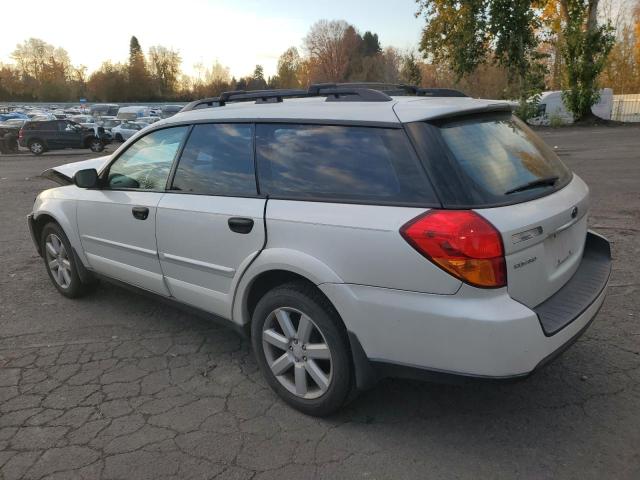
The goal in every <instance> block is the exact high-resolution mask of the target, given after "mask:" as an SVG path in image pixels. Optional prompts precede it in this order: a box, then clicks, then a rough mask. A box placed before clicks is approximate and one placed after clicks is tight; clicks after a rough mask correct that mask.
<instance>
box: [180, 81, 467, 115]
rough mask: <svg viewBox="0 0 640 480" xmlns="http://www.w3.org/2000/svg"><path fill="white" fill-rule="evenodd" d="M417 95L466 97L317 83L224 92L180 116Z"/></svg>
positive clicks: (396, 86) (391, 86)
mask: <svg viewBox="0 0 640 480" xmlns="http://www.w3.org/2000/svg"><path fill="white" fill-rule="evenodd" d="M407 94H408V95H417V96H420V97H466V96H467V95H465V94H464V93H462V92H460V91H458V90H453V89H451V88H421V87H417V86H415V85H406V84H404V83H378V82H354V83H314V84H313V85H310V86H309V88H308V89H307V90H301V89H286V88H282V89H273V90H247V91H245V90H235V91H230V92H223V93H221V94H220V96H219V97H211V98H204V99H202V100H196V101H194V102H191V103H189V104H188V105H186V106H185V107H184V108H183V109H182V110H180V111H181V112H188V111H190V110H196V109H199V108H210V107H222V106H224V105H226V104H227V103H230V102H249V101H252V100H255V102H256V103H279V102H282V101H283V99H285V98H304V97H327V100H326V101H327V102H388V101H390V100H391V97H390V95H407Z"/></svg>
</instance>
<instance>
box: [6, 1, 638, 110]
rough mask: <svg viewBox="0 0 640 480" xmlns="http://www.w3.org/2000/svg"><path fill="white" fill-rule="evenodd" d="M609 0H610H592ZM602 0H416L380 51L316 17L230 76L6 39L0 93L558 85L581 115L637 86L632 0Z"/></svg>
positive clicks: (488, 91) (368, 39) (155, 49)
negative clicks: (99, 60)
mask: <svg viewBox="0 0 640 480" xmlns="http://www.w3.org/2000/svg"><path fill="white" fill-rule="evenodd" d="M603 2H609V3H603ZM612 4H613V0H602V2H601V0H416V16H418V17H420V18H422V19H423V20H424V28H423V31H422V35H421V38H420V42H419V44H418V45H417V46H416V49H415V50H411V51H400V50H398V49H397V48H394V47H391V46H389V47H386V48H382V44H381V41H380V38H379V36H378V34H377V33H375V32H371V31H365V32H364V33H362V32H360V31H358V29H357V28H355V27H354V26H353V25H351V24H349V23H348V22H347V21H344V20H319V21H318V22H316V23H315V24H313V25H312V26H311V28H310V30H309V31H308V33H307V35H306V36H305V37H304V39H303V41H302V51H299V50H298V49H297V48H296V47H290V48H288V49H287V50H286V51H285V52H283V53H282V55H281V56H280V58H279V60H278V65H277V71H276V73H275V75H273V76H271V77H266V76H265V74H264V69H263V67H262V66H261V65H256V67H255V69H254V71H253V72H252V73H251V74H249V75H247V76H245V77H241V78H236V77H233V76H231V75H230V72H229V69H228V68H226V67H225V66H223V65H221V64H220V63H219V62H214V63H213V64H212V65H203V64H197V65H194V66H193V67H194V68H193V71H194V73H193V74H191V75H187V74H185V73H184V72H183V71H182V59H181V57H180V54H179V52H178V51H175V50H172V49H169V48H166V47H164V46H161V45H156V46H151V47H150V48H149V49H148V50H147V51H146V53H145V52H144V50H143V48H142V46H141V45H140V42H139V41H138V39H137V38H136V37H132V38H131V40H130V45H129V47H130V48H129V58H128V61H126V62H122V63H114V62H111V61H106V62H104V63H103V64H102V65H101V66H100V68H98V69H97V70H96V71H94V72H91V73H88V72H87V69H86V67H83V66H74V65H73V64H72V62H71V60H70V58H69V55H68V53H67V52H66V51H65V50H64V49H62V48H59V47H55V46H53V45H50V44H48V43H46V42H44V41H43V40H40V39H36V38H30V39H28V40H26V41H24V42H23V43H21V44H19V45H17V47H16V49H15V51H14V52H13V54H12V59H13V63H12V64H0V100H16V101H19V100H22V101H77V99H78V98H81V97H86V98H88V99H89V100H90V101H95V102H109V101H114V102H123V101H141V102H146V101H188V100H192V99H194V98H202V97H208V96H216V95H218V94H220V93H221V92H223V91H226V90H236V89H239V90H246V89H263V88H305V87H306V86H308V85H309V84H311V83H318V82H346V81H361V82H386V83H408V84H413V85H419V86H427V87H453V88H458V89H461V90H463V91H465V92H466V93H468V94H470V95H472V96H478V97H485V98H516V99H517V98H520V99H521V100H522V104H521V108H522V109H524V110H526V109H527V108H530V107H531V102H530V99H532V98H533V99H535V98H536V94H537V93H539V92H540V91H542V90H545V89H554V90H555V89H561V90H563V91H564V95H565V101H566V103H567V104H568V106H569V107H570V109H571V110H572V111H573V112H574V115H575V116H576V118H581V117H584V116H586V115H588V114H589V112H590V106H591V105H592V104H593V103H594V102H595V101H597V97H598V88H599V87H600V86H608V87H612V88H613V89H614V91H615V92H616V93H638V92H640V0H635V5H634V6H632V7H631V8H629V9H628V10H624V9H622V10H621V11H620V13H618V15H617V16H615V17H614V16H613V15H612V14H611V11H612V7H611V6H612Z"/></svg>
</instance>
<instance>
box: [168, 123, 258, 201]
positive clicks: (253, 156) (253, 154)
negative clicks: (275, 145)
mask: <svg viewBox="0 0 640 480" xmlns="http://www.w3.org/2000/svg"><path fill="white" fill-rule="evenodd" d="M221 124H224V125H234V124H238V125H239V124H242V125H246V124H249V125H250V127H251V162H250V163H251V164H252V165H253V178H254V185H255V187H256V193H255V194H253V195H239V194H235V195H229V194H220V193H198V192H185V191H182V190H172V187H173V181H174V179H175V176H176V172H177V171H178V167H179V166H180V161H181V160H182V153H183V152H184V149H185V147H186V145H187V142H188V141H189V137H191V132H193V130H194V129H195V127H196V126H197V125H221ZM255 145H256V124H255V123H252V122H209V121H206V122H197V123H195V122H194V123H191V128H190V129H189V133H188V134H187V137H186V138H185V140H184V142H183V144H182V146H181V148H180V149H179V155H178V156H177V157H176V158H175V159H174V162H173V165H172V168H171V171H170V172H169V178H167V184H166V185H165V190H164V192H165V193H171V194H174V195H175V194H177V195H201V196H205V197H230V198H265V196H264V195H260V188H259V187H258V171H257V160H256V148H255ZM169 180H170V181H169Z"/></svg>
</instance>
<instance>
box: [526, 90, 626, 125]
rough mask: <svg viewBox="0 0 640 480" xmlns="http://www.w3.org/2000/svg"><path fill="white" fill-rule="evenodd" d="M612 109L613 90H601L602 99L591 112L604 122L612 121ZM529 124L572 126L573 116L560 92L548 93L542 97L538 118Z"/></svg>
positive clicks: (532, 119)
mask: <svg viewBox="0 0 640 480" xmlns="http://www.w3.org/2000/svg"><path fill="white" fill-rule="evenodd" d="M612 109H613V90H612V89H611V88H602V89H600V98H599V100H598V102H597V103H596V104H594V105H593V106H592V107H591V112H592V113H593V114H594V115H595V116H597V117H599V118H602V119H603V120H610V119H611V112H612ZM527 122H528V123H529V124H531V125H550V124H555V123H557V124H570V123H573V114H572V113H571V112H570V111H569V109H568V108H567V106H566V105H565V103H564V100H563V98H562V92H561V91H560V90H554V91H548V92H543V93H542V94H541V95H540V100H539V101H538V111H537V113H536V116H535V117H533V118H530V119H529V120H527Z"/></svg>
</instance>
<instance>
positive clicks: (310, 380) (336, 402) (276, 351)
mask: <svg viewBox="0 0 640 480" xmlns="http://www.w3.org/2000/svg"><path fill="white" fill-rule="evenodd" d="M251 327H252V328H251V339H252V344H253V349H254V352H255V355H256V359H257V361H258V365H259V367H260V370H261V371H262V373H263V375H264V376H265V378H266V380H267V382H268V383H269V385H270V386H271V388H272V389H273V390H274V391H275V392H276V393H277V394H278V395H279V396H280V397H281V398H282V399H283V400H284V401H285V402H287V403H288V404H289V405H291V406H292V407H294V408H296V409H297V410H300V411H301V412H303V413H306V414H308V415H314V416H324V415H329V414H331V413H333V412H335V411H336V410H338V409H339V408H340V407H341V406H342V405H343V404H344V403H345V401H346V399H347V397H348V395H349V393H350V392H351V378H352V372H351V361H350V356H349V347H348V340H347V337H346V332H345V330H344V327H343V326H342V324H341V321H340V318H339V316H338V314H337V312H336V311H335V309H334V308H333V306H332V305H331V304H330V303H329V301H328V300H327V299H326V298H325V297H324V296H323V295H322V294H321V293H320V292H318V291H317V290H315V288H313V287H312V286H308V285H306V284H303V283H289V284H286V285H282V286H280V287H276V288H275V289H273V290H271V291H270V292H268V293H267V294H266V295H265V296H264V297H262V299H261V300H260V301H259V302H258V305H257V306H256V309H255V311H254V313H253V319H252V326H251Z"/></svg>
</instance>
